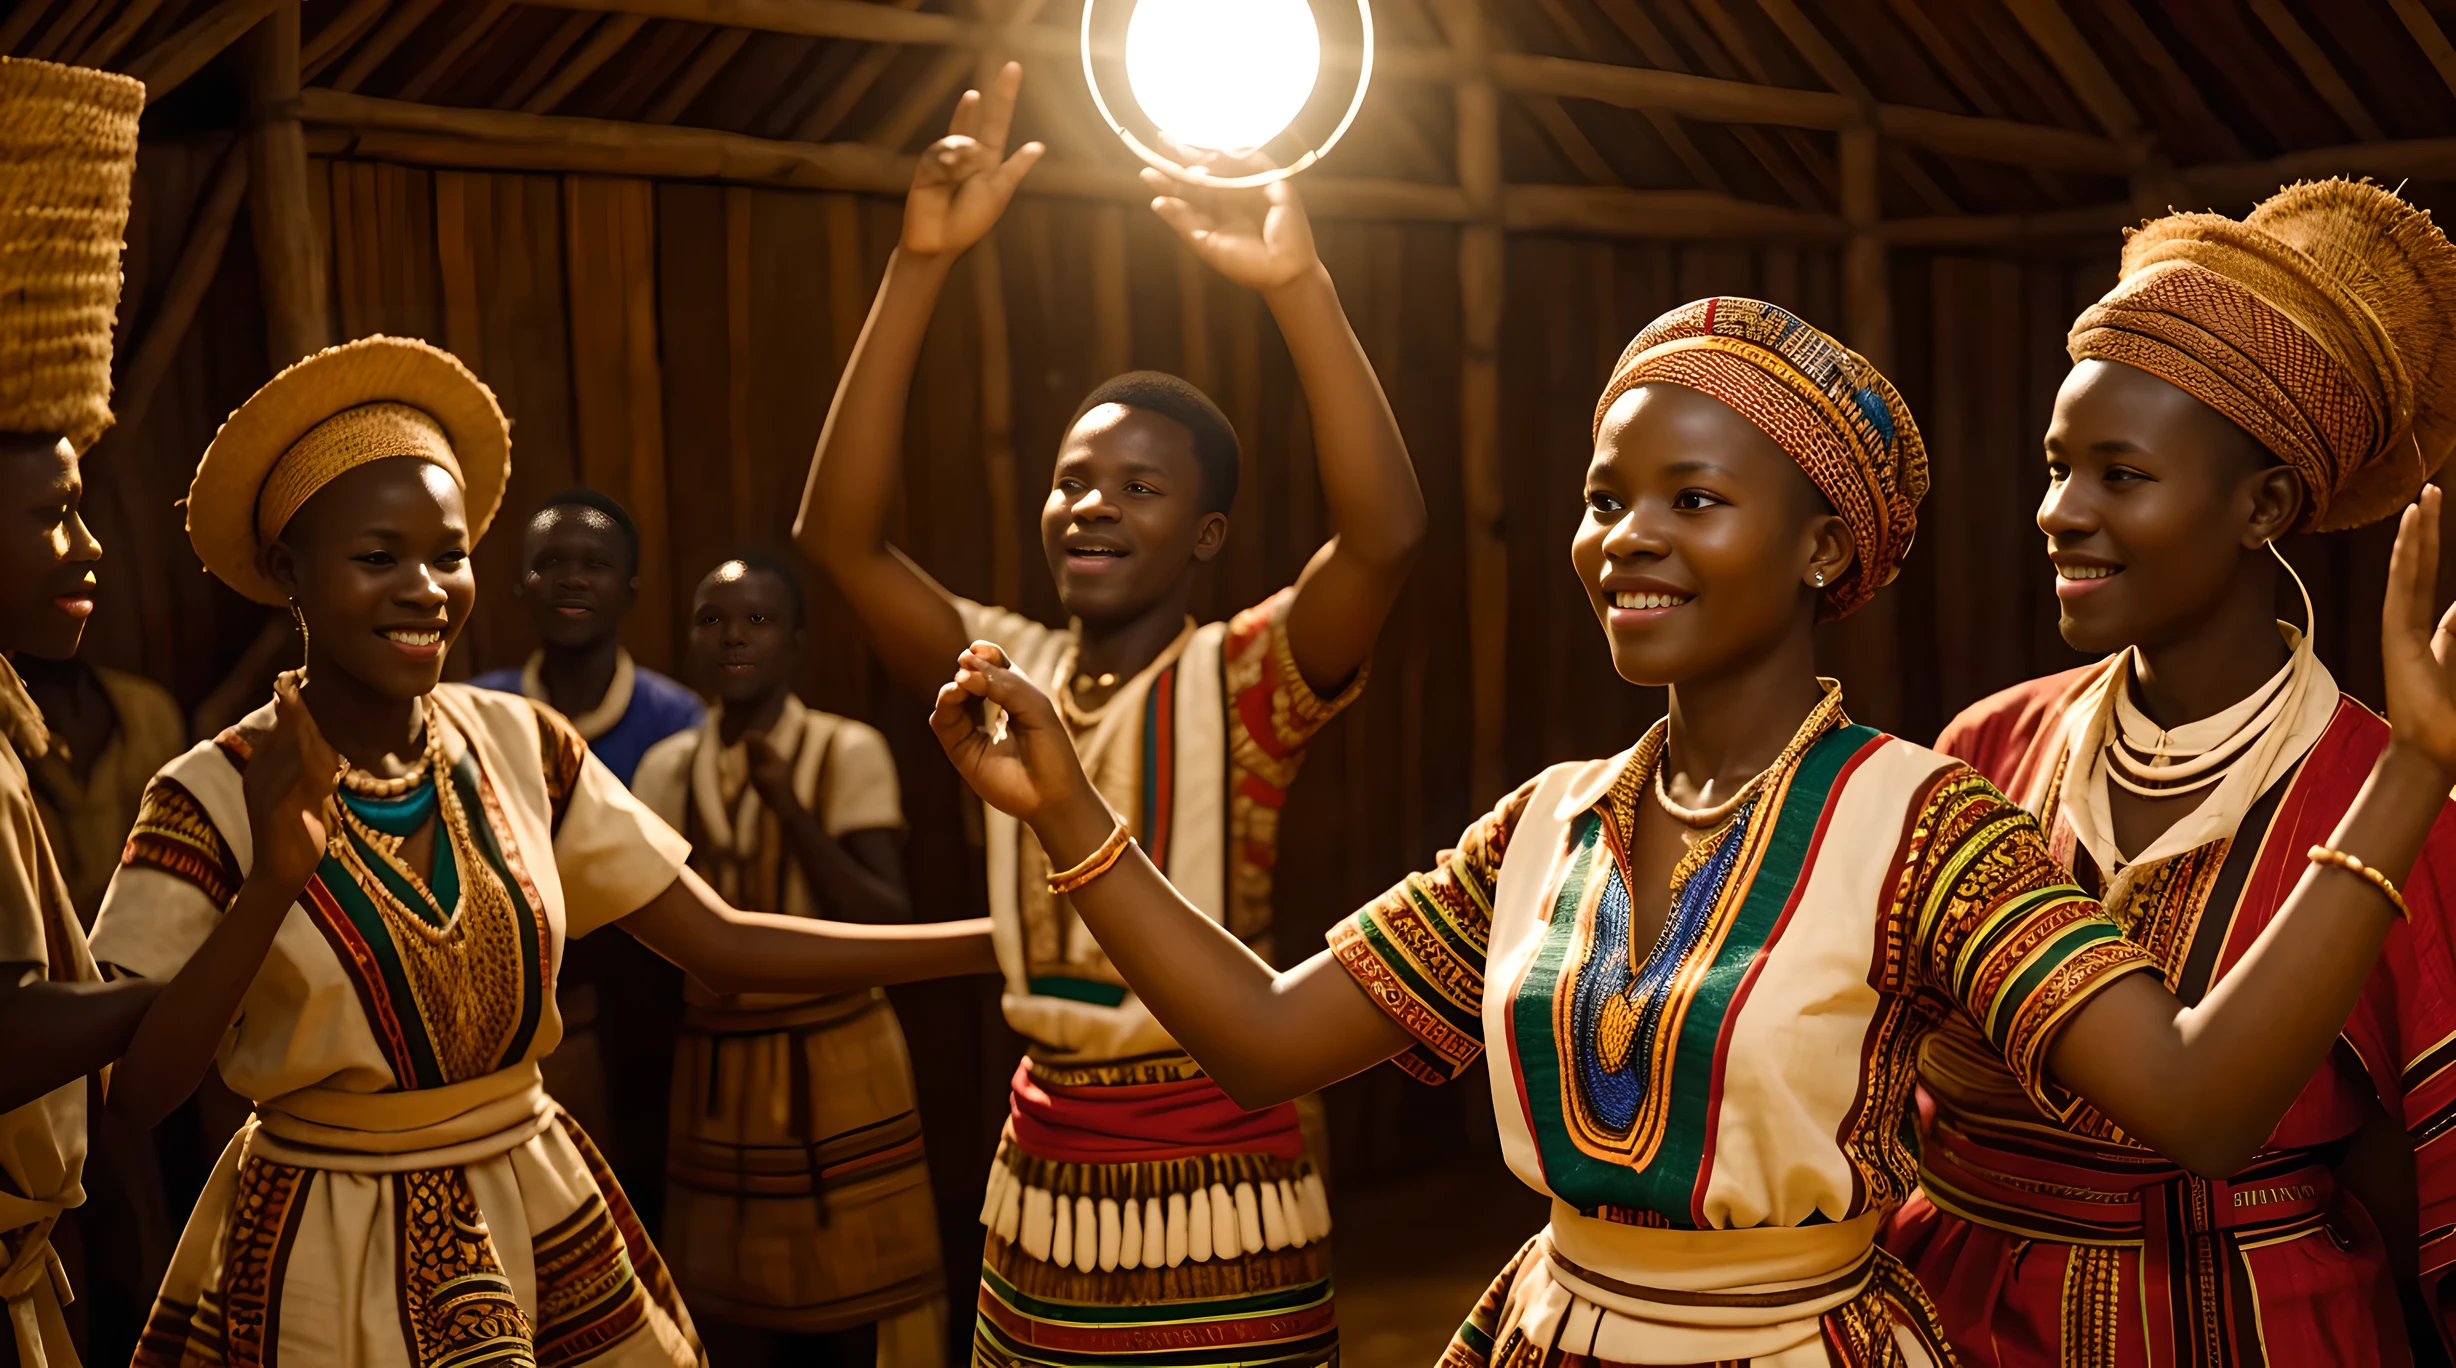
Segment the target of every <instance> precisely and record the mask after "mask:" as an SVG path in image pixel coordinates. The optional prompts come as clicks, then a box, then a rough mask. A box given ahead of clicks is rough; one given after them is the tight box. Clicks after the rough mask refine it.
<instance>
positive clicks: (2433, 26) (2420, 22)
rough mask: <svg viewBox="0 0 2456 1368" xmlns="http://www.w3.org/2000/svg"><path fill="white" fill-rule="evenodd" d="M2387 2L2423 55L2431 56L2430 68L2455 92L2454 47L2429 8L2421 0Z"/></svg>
mask: <svg viewBox="0 0 2456 1368" xmlns="http://www.w3.org/2000/svg"><path fill="white" fill-rule="evenodd" d="M2388 3H2389V4H2390V5H2392V6H2394V7H2395V9H2396V17H2397V18H2399V19H2401V20H2403V21H2404V23H2405V31H2406V32H2407V33H2410V34H2412V35H2413V41H2414V42H2415V43H2417V44H2419V45H2421V48H2422V55H2423V56H2425V57H2428V58H2429V59H2430V64H2431V66H2432V68H2433V69H2434V70H2436V71H2437V72H2438V73H2439V79H2440V80H2441V81H2444V82H2446V84H2447V88H2448V90H2449V91H2450V92H2451V93H2456V46H2450V45H2449V43H2448V40H2447V33H2446V31H2445V30H2443V29H2441V28H2440V27H2439V21H2438V20H2437V19H2435V18H2432V17H2431V12H2430V7H2429V6H2427V5H2425V4H2423V3H2422V0H2388Z"/></svg>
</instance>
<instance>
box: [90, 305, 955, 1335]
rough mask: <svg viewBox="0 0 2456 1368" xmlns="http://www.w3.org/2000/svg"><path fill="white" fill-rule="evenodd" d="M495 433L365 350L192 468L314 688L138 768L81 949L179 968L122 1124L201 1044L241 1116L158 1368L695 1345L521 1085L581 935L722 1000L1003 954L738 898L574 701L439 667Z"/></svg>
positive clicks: (250, 419)
mask: <svg viewBox="0 0 2456 1368" xmlns="http://www.w3.org/2000/svg"><path fill="white" fill-rule="evenodd" d="M510 438H511V434H510V428H509V425H508V424H507V423H506V422H505V420H504V417H503V413H502V411H501V410H500V409H499V408H497V407H496V404H495V398H494V395H493V394H492V393H491V392H490V391H489V390H488V389H487V388H486V387H485V386H484V385H483V384H480V383H479V382H478V380H477V378H476V377H475V376H473V375H471V374H470V373H469V372H468V370H467V369H465V368H464V367H463V366H462V365H461V364H460V363H459V362H458V361H456V360H454V359H453V358H452V357H451V356H449V355H446V354H445V353H443V352H441V351H438V350H436V349H435V348H433V347H430V346H428V345H426V344H425V343H422V342H415V341H408V340H404V339H400V338H389V337H371V338H366V339H362V340H360V341H357V342H352V343H348V344H345V345H343V346H339V347H334V348H331V349H329V350H326V351H323V352H320V353H318V354H316V355H315V356H312V357H309V358H308V359H306V360H304V361H301V362H299V363H298V364H297V365H294V366H292V367H290V368H289V369H288V370H285V371H283V372H282V373H281V374H280V375H278V376H276V377H274V378H273V379H272V380H271V381H270V382H268V383H267V384H266V385H265V387H264V388H263V389H261V390H259V391H257V393H256V395H255V396H254V397H253V398H251V399H249V400H248V402H247V403H246V405H245V406H244V407H242V408H240V409H239V411H238V412H236V413H234V414H232V415H231V416H230V420H229V421H228V422H227V423H225V424H224V425H223V426H222V430H221V432H220V433H219V435H217V436H216V437H215V438H214V440H213V444H212V446H211V447H209V448H208V449H207V450H206V452H205V456H204V459H203V461H202V462H201V463H200V464H199V465H198V467H197V471H196V482H195V484H194V485H193V486H192V488H191V489H190V491H189V495H188V529H189V536H190V539H191V540H192V541H193V542H194V544H195V547H196V551H197V554H198V556H199V557H200V558H201V559H202V560H203V561H204V563H205V566H206V568H208V569H210V570H211V571H212V572H213V573H214V574H216V575H218V576H220V577H221V578H222V579H223V580H224V581H226V582H227V583H229V584H230V585H231V586H232V587H233V588H236V589H238V590H239V591H240V592H241V593H244V594H246V595H248V596H249V597H251V598H254V599H256V600H258V601H259V602H263V603H267V604H280V605H287V606H288V607H289V608H290V609H291V611H292V612H294V613H295V614H296V615H297V617H298V622H299V627H300V630H301V632H302V633H304V634H305V635H306V637H307V643H306V656H307V669H306V671H305V672H304V678H303V679H302V678H300V677H298V676H292V675H285V676H283V678H282V679H281V681H280V683H279V685H278V687H277V690H276V699H275V701H274V702H273V703H270V704H267V705H266V706H265V707H263V708H261V709H259V710H257V712H256V713H254V714H253V715H252V716H250V717H248V718H247V719H245V720H244V721H242V722H241V723H240V724H239V725H238V726H237V727H234V728H232V729H231V730H229V731H226V732H224V733H222V734H221V736H219V737H217V738H215V739H214V740H211V741H207V742H204V743H202V744H200V745H199V746H197V747H196V749H194V750H192V751H190V752H188V753H187V754H186V755H184V756H182V757H180V758H179V759H177V760H175V761H173V762H171V764H170V765H168V766H166V767H165V768H164V769H163V770H162V772H161V773H160V774H158V775H157V776H155V779H154V782H153V785H152V786H151V788H150V789H149V790H148V791H147V793H146V797H145V803H144V807H143V810H142V811H141V813H140V815H139V817H138V821H137V826H136V830H135V831H134V832H133V833H132V834H131V836H130V838H129V841H128V846H127V853H126V855H125V857H124V859H123V863H122V865H121V867H120V870H119V873H118V875H117V876H116V877H115V878H114V879H113V881H112V884H111V888H110V891H109V892H108V893H107V894H106V895H105V896H104V901H103V908H102V914H101V917H100V918H99V920H98V923H97V925H96V927H95V931H94V949H95V953H96V955H97V956H98V957H99V958H100V959H101V960H102V961H103V962H104V963H107V964H112V965H116V966H118V967H119V968H120V969H122V970H125V971H127V972H130V973H133V974H136V975H140V976H142V977H144V978H147V979H153V980H162V979H170V980H171V981H170V982H169V983H168V984H167V986H166V987H164V989H163V991H162V994H161V996H160V997H159V999H157V1000H156V1002H155V1004H154V1006H153V1008H152V1010H151V1011H150V1013H149V1014H148V1015H147V1017H146V1019H145V1023H144V1025H143V1026H142V1027H141V1028H140V1030H139V1032H138V1035H137V1038H136V1042H135V1044H134V1045H133V1046H132V1047H131V1048H130V1050H129V1052H128V1055H127V1057H126V1058H125V1059H124V1060H122V1061H121V1063H120V1066H119V1075H118V1079H117V1084H116V1087H115V1088H114V1090H113V1092H112V1096H111V1105H112V1107H113V1109H114V1110H121V1111H125V1112H127V1113H128V1114H129V1115H130V1116H131V1117H132V1118H134V1119H136V1120H137V1121H139V1122H140V1123H145V1124H150V1123H151V1122H152V1121H154V1120H156V1119H158V1118H159V1117H160V1116H161V1114H162V1113H164V1112H165V1111H168V1110H169V1109H170V1107H171V1106H173V1105H174V1104H176V1102H177V1101H178V1100H179V1099H180V1098H181V1097H183V1096H185V1095H186V1093H187V1092H188V1091H189V1090H190V1089H191V1088H193V1087H194V1086H195V1085H196V1082H197V1079H198V1078H199V1076H200V1075H202V1074H203V1072H204V1070H205V1068H206V1066H207V1064H208V1063H212V1062H218V1063H219V1066H220V1069H221V1074H222V1077H223V1079H224V1080H225V1081H227V1082H228V1083H229V1084H230V1086H231V1087H232V1088H233V1089H234V1090H236V1091H237V1092H238V1093H239V1094H240V1095H241V1096H243V1097H246V1098H249V1099H250V1100H252V1101H253V1102H254V1103H255V1106H256V1114H255V1116H254V1117H253V1118H252V1119H251V1120H250V1121H249V1122H248V1124H247V1125H246V1126H245V1127H243V1128H242V1129H241V1130H240V1132H239V1134H238V1136H237V1137H236V1138H235V1139H233V1140H232V1142H231V1144H230V1147H229V1149H228V1150H226V1151H225V1152H224V1154H223V1156H222V1161H221V1163H220V1165H219V1166H218V1167H217V1168H216V1169H215V1171H214V1174H213V1177H212V1179H211V1181H210V1182H209V1183H208V1185H207V1187H206V1191H205V1194H204V1196H203V1198H202V1199H201V1200H200V1201H199V1203H198V1204H197V1208H196V1211H195V1213H194V1215H193V1216H192V1217H190V1219H189V1222H188V1228H187V1234H186V1236H185V1237H184V1238H183V1239H182V1240H181V1241H180V1245H179V1251H178V1254H177V1256H176V1257H175V1259H174V1260H173V1262H172V1267H171V1270H170V1273H169V1276H168V1277H167V1278H166V1279H165V1280H164V1283H163V1287H162V1291H161V1295H160V1297H159V1298H158V1300H157V1301H156V1302H155V1304H154V1310H153V1315H152V1318H151V1322H150V1323H149V1324H148V1326H147V1327H146V1331H145V1338H144V1342H143V1344H142V1345H141V1346H140V1348H139V1351H138V1353H137V1357H136V1362H137V1363H138V1364H139V1365H143V1366H144V1368H154V1366H155V1365H160V1366H161V1368H180V1366H181V1365H194V1364H221V1363H233V1364H258V1363H265V1364H269V1363H272V1362H274V1361H275V1360H276V1358H278V1359H279V1360H280V1361H282V1362H285V1363H292V1364H315V1365H318V1366H319V1368H440V1366H441V1365H445V1364H453V1365H462V1364H476V1363H503V1364H515V1363H517V1364H535V1365H538V1366H539V1368H545V1366H546V1365H552V1364H562V1363H577V1362H581V1361H588V1362H591V1363H597V1364H604V1365H622V1366H624V1368H651V1366H662V1365H692V1364H698V1363H701V1362H703V1361H704V1356H703V1355H702V1353H701V1352H700V1348H699V1345H698V1342H697V1340H696V1338H695V1337H694V1335H693V1333H692V1328H691V1321H690V1317H689V1315H688V1314H687V1313H686V1312H685V1311H684V1310H683V1307H682V1303H681V1301H680V1299H679V1298H678V1297H677V1296H676V1294H675V1291H674V1285H673V1282H672V1280H671V1279H670V1278H669V1277H668V1276H667V1274H666V1270H665V1267H664V1265H663V1263H662V1261H661V1260H660V1259H659V1258H658V1256H657V1252H656V1249H655V1247H654V1246H653V1245H652V1244H651V1243H650V1241H649V1238H648V1234H647V1232H646V1231H645V1230H644V1229H642V1228H641V1225H640V1223H639V1221H638V1219H637V1217H636V1216H635V1215H634V1214H633V1212H632V1210H631V1206H630V1204H629V1203H628V1202H627V1201H625V1200H624V1198H623V1194H622V1190H621V1188H620V1187H618V1186H617V1185H616V1184H615V1182H614V1179H613V1176H612V1174H611V1173H610V1172H609V1171H608V1170H607V1168H606V1166H605V1164H604V1162H603V1160H602V1159H600V1158H599V1157H598V1154H597V1151H596V1149H595V1147H594V1146H593V1145H591V1144H590V1143H589V1140H588V1137H587V1136H586V1135H585V1134H583V1133H582V1131H581V1130H580V1128H579V1127H578V1126H577V1125H576V1124H574V1123H573V1122H572V1121H571V1119H570V1118H569V1117H568V1116H566V1115H564V1114H563V1112H562V1109H561V1108H559V1107H558V1106H556V1105H555V1103H554V1101H553V1099H552V1098H550V1097H548V1096H547V1095H546V1093H545V1092H544V1090H543V1088H542V1087H541V1085H540V1082H539V1076H538V1067H537V1061H538V1060H539V1059H540V1058H541V1057H543V1056H544V1055H546V1054H547V1053H548V1052H550V1051H551V1050H553V1049H554V1047H555V1044H556V1043H557V1041H558V1040H559V1039H560V1038H561V1035H562V1023H561V1020H560V1018H559V1017H558V1016H557V1015H556V1011H555V997H554V987H555V976H556V972H557V970H558V969H559V967H560V965H561V964H562V959H563V949H564V943H565V941H566V940H567V939H569V938H571V937H576V936H582V935H586V934H588V933H589V932H591V931H595V930H598V929H601V928H604V927H606V926H610V925H614V924H617V923H619V924H621V926H622V927H623V929H625V930H627V931H630V932H631V933H632V934H634V935H636V936H638V937H640V939H641V940H643V941H645V942H647V943H648V944H649V945H650V946H651V947H652V948H654V949H656V950H657V951H658V952H659V953H661V954H664V955H666V956H667V957H668V958H670V959H672V960H673V961H674V962H675V963H677V964H680V965H682V966H683V967H684V968H685V969H687V970H688V971H690V972H691V973H692V974H693V975H694V976H695V977H697V978H698V979H699V980H700V981H701V982H703V983H706V984H708V985H710V986H711V987H714V988H717V989H718V990H719V991H725V992H742V991H784V992H796V991H799V992H840V991H844V990H847V989H851V988H855V987H862V986H867V985H869V984H872V983H893V982H899V981H902V980H905V979H909V978H913V977H916V976H923V977H925V976H932V975H937V974H947V973H967V972H971V973H978V972H986V971H988V970H989V969H990V968H991V967H992V966H993V964H994V959H993V957H992V954H991V951H990V948H989V936H988V927H987V924H986V923H985V922H962V923H947V924H941V925H934V926H923V927H894V928H879V927H848V926H843V925H840V924H837V923H832V922H822V921H811V920H795V919H788V918H781V917H765V916H760V915H757V914H752V913H741V912H736V911H734V910H733V909H732V908H730V907H727V906H726V905H725V904H724V903H723V901H721V900H720V899H719V898H718V897H717V896H716V894H714V893H713V892H711V891H710V890H709V888H708V886H707V885H706V884H705V883H703V882H701V881H700V879H699V878H698V876H697V875H694V874H692V873H690V872H689V871H688V870H687V869H685V868H684V866H683V860H684V856H685V855H686V854H687V853H688V850H687V847H686V846H685V844H684V842H683V840H682V838H681V837H680V836H677V835H676V834H675V833H674V832H673V830H672V829H671V828H670V827H667V826H666V825H665V824H664V823H663V822H661V821H659V820H658V819H657V818H656V817H655V816H654V815H652V814H651V813H650V812H649V811H648V810H647V809H646V808H645V807H643V806H641V805H640V803H639V802H638V801H637V800H636V799H634V798H633V797H632V796H631V794H630V792H629V791H628V790H626V789H625V788H624V787H623V785H622V784H621V783H620V782H619V781H618V780H616V779H615V778H614V776H613V774H612V773H611V772H610V771H608V770H607V769H606V767H605V765H604V764H603V763H602V762H600V761H599V760H597V759H596V758H595V757H594V756H593V755H591V754H590V753H589V749H588V745H587V743H586V742H584V741H582V740H581V739H580V736H579V734H578V733H577V732H575V731H573V730H572V727H571V724H570V723H569V722H567V721H565V720H564V719H563V718H562V716H561V715H560V714H557V713H555V712H553V711H552V710H551V709H548V708H545V707H543V706H540V705H536V704H532V703H531V702H530V701H529V700H527V699H526V698H522V697H519V696H517V695H510V694H500V693H492V692H488V691H484V690H479V689H472V688H468V687H465V686H462V685H457V684H444V683H441V682H440V680H441V676H442V673H443V663H444V657H445V654H446V652H447V651H448V650H449V649H450V647H451V644H452V642H453V639H454V638H455V637H456V636H458V635H459V633H460V631H461V630H462V628H463V627H465V626H466V625H467V623H468V619H469V610H470V607H471V605H472V604H473V602H474V601H475V599H476V596H477V586H476V580H475V577H474V574H473V572H472V571H471V569H470V563H469V552H470V548H471V547H472V546H474V545H475V544H476V543H477V541H478V539H479V538H480V537H481V536H483V535H484V534H485V531H486V526H487V524H488V523H489V522H490V521H491V520H492V519H493V517H494V513H495V509H496V506H497V504H498V503H499V502H500V501H501V499H502V495H503V488H504V484H505V480H506V477H507V476H508V474H509V469H510V461H511V440H510ZM336 790H338V791H337V792H336ZM173 975H176V977H175V978H173V977H172V976H173Z"/></svg>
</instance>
